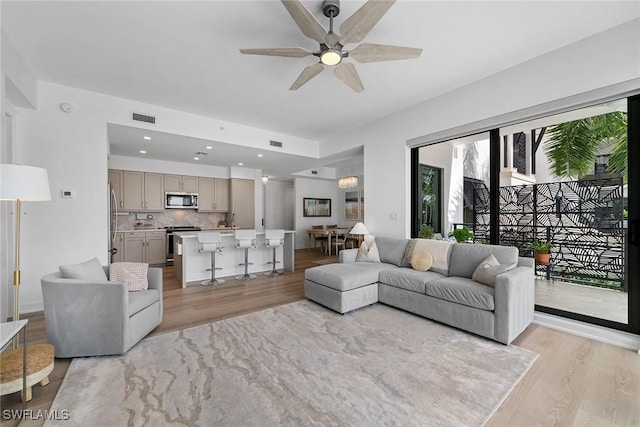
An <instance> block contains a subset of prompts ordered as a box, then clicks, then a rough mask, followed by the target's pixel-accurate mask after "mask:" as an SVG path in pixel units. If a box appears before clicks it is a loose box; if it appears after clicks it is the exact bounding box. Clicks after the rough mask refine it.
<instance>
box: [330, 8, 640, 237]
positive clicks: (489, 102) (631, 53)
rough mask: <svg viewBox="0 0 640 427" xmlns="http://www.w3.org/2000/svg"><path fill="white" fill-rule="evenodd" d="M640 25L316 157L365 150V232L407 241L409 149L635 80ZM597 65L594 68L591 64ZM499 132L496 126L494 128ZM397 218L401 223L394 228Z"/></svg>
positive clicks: (395, 119) (453, 95)
mask: <svg viewBox="0 0 640 427" xmlns="http://www.w3.org/2000/svg"><path fill="white" fill-rule="evenodd" d="M639 31H640V19H635V20H632V21H629V22H627V23H625V24H623V25H620V26H618V27H615V28H612V29H610V30H608V31H605V32H602V33H599V34H596V35H594V36H592V37H589V38H587V39H584V40H581V41H579V42H577V43H574V44H572V45H569V46H566V47H564V48H561V49H558V50H556V51H554V52H550V53H548V54H546V55H543V56H540V57H537V58H534V59H532V60H530V61H527V62H525V63H523V64H520V65H517V66H515V67H512V68H510V69H507V70H505V71H503V72H501V73H497V74H495V75H493V76H490V77H488V78H486V79H483V80H480V81H478V82H475V83H473V84H470V85H467V86H464V87H461V88H459V89H456V90H453V91H451V92H448V93H445V94H443V95H441V96H438V97H436V98H433V99H431V100H428V101H425V102H423V103H421V104H418V105H416V106H414V107H411V108H409V109H406V110H404V111H401V112H398V113H396V114H393V115H390V116H388V117H386V118H384V119H380V120H376V121H375V122H371V123H369V124H367V125H366V126H361V127H359V128H356V129H354V130H351V131H349V132H346V133H344V134H342V135H338V136H334V137H332V138H331V139H328V140H326V141H321V142H322V145H321V153H320V154H321V156H327V155H330V154H334V153H338V152H341V151H344V150H345V149H349V148H354V147H358V146H360V145H364V147H365V149H364V163H365V176H366V177H367V180H366V182H365V194H366V195H367V210H366V215H365V221H366V224H367V228H368V229H369V231H371V232H372V233H374V234H379V235H387V236H409V235H410V212H409V210H410V203H409V197H410V162H409V160H410V151H409V150H408V149H407V145H406V144H407V141H409V140H412V139H414V138H418V137H421V136H424V135H432V134H436V133H438V132H442V131H445V130H447V129H453V128H456V127H459V126H464V125H468V124H471V123H475V122H479V121H481V120H487V119H490V118H492V117H498V116H500V115H503V114H508V113H513V112H517V111H518V110H522V109H526V108H529V107H533V106H536V105H540V104H544V103H546V102H551V101H556V100H559V99H562V98H565V97H569V96H572V95H578V94H581V93H585V92H588V91H591V90H595V89H599V88H604V87H607V86H609V85H614V84H618V83H622V82H627V81H630V80H633V79H639V78H640V66H638V64H640V38H639V37H638V32H639ZM594 58H597V60H594ZM495 124H496V125H498V124H500V123H495ZM394 213H397V214H398V216H397V218H398V220H394V219H393V218H395V215H393V214H394Z"/></svg>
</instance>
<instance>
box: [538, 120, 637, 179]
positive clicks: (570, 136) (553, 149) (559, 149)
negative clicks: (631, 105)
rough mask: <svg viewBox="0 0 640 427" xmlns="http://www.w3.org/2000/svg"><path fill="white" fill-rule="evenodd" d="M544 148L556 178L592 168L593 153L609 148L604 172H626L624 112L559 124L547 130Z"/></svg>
mask: <svg viewBox="0 0 640 427" xmlns="http://www.w3.org/2000/svg"><path fill="white" fill-rule="evenodd" d="M548 134H549V136H550V138H549V140H548V141H547V142H546V143H545V147H544V151H545V153H546V154H547V156H548V157H549V159H550V161H551V169H552V171H553V173H554V175H555V176H557V177H570V178H580V177H582V176H584V175H586V174H587V173H589V171H591V170H592V169H593V166H594V163H595V161H596V154H597V153H598V151H599V150H601V149H606V148H607V147H612V151H611V157H610V158H609V166H608V171H609V172H613V173H622V174H624V175H626V171H627V113H624V112H620V111H614V112H612V113H607V114H602V115H600V116H594V117H587V118H585V119H579V120H574V121H572V122H567V123H560V124H558V125H555V126H552V127H550V128H549V130H548Z"/></svg>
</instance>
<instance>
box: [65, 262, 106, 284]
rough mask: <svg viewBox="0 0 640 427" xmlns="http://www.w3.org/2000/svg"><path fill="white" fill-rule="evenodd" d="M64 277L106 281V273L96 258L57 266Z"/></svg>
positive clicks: (88, 280)
mask: <svg viewBox="0 0 640 427" xmlns="http://www.w3.org/2000/svg"><path fill="white" fill-rule="evenodd" d="M58 269H59V270H60V273H61V274H62V277H63V278H64V279H79V280H85V281H87V282H107V281H108V279H107V275H106V274H105V272H104V268H103V267H102V265H100V261H98V258H93V259H90V260H89V261H85V262H81V263H79V264H72V265H61V266H58Z"/></svg>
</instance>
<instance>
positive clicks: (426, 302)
mask: <svg viewBox="0 0 640 427" xmlns="http://www.w3.org/2000/svg"><path fill="white" fill-rule="evenodd" d="M410 241H411V240H410V239H397V238H389V237H376V239H375V242H376V245H377V247H378V251H379V254H380V261H381V262H380V263H376V262H355V260H356V255H357V251H358V250H357V249H348V250H343V251H341V252H340V258H339V261H340V262H339V263H337V264H328V265H323V266H318V267H313V268H310V269H307V270H306V271H305V282H304V290H305V296H306V297H307V298H308V299H310V300H312V301H315V302H317V303H319V304H322V305H324V306H326V307H328V308H330V309H332V310H334V311H337V312H339V313H346V312H348V311H351V310H355V309H357V308H360V307H364V306H366V305H370V304H374V303H376V302H381V303H384V304H387V305H390V306H393V307H397V308H400V309H403V310H406V311H409V312H411V313H415V314H418V315H420V316H423V317H426V318H429V319H433V320H436V321H438V322H441V323H445V324H447V325H450V326H454V327H456V328H460V329H463V330H466V331H469V332H472V333H474V334H477V335H481V336H483V337H487V338H490V339H492V340H495V341H498V342H501V343H503V344H509V343H511V341H513V339H515V338H516V337H517V336H518V335H519V334H520V333H521V332H522V331H523V330H524V329H525V328H526V327H527V326H528V325H529V324H530V323H531V322H532V321H533V312H534V269H533V268H534V263H533V259H531V258H520V257H518V250H517V248H515V247H509V246H496V245H480V244H468V243H452V244H451V246H450V250H449V252H448V254H447V257H448V269H438V268H432V269H430V270H428V271H416V270H414V269H412V268H411V266H410V263H409V261H410V255H411V253H410V250H411V246H412V245H410ZM491 254H493V255H494V256H495V258H496V259H497V260H498V261H499V262H500V264H510V265H511V267H512V268H511V269H510V270H508V271H506V272H504V273H500V274H498V275H497V276H496V281H495V285H494V287H491V286H487V285H484V284H482V283H478V282H476V281H474V280H472V276H473V273H474V271H475V270H476V268H477V267H478V265H479V264H480V263H481V262H482V261H483V260H484V259H485V258H486V257H488V256H489V255H491Z"/></svg>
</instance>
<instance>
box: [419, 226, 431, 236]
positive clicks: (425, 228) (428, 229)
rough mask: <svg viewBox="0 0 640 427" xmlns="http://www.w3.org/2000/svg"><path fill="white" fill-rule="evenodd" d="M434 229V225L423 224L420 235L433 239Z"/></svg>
mask: <svg viewBox="0 0 640 427" xmlns="http://www.w3.org/2000/svg"><path fill="white" fill-rule="evenodd" d="M433 234H434V230H433V227H432V226H430V225H427V224H422V225H421V226H420V231H419V232H418V237H420V238H422V239H431V238H432V237H433Z"/></svg>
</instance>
